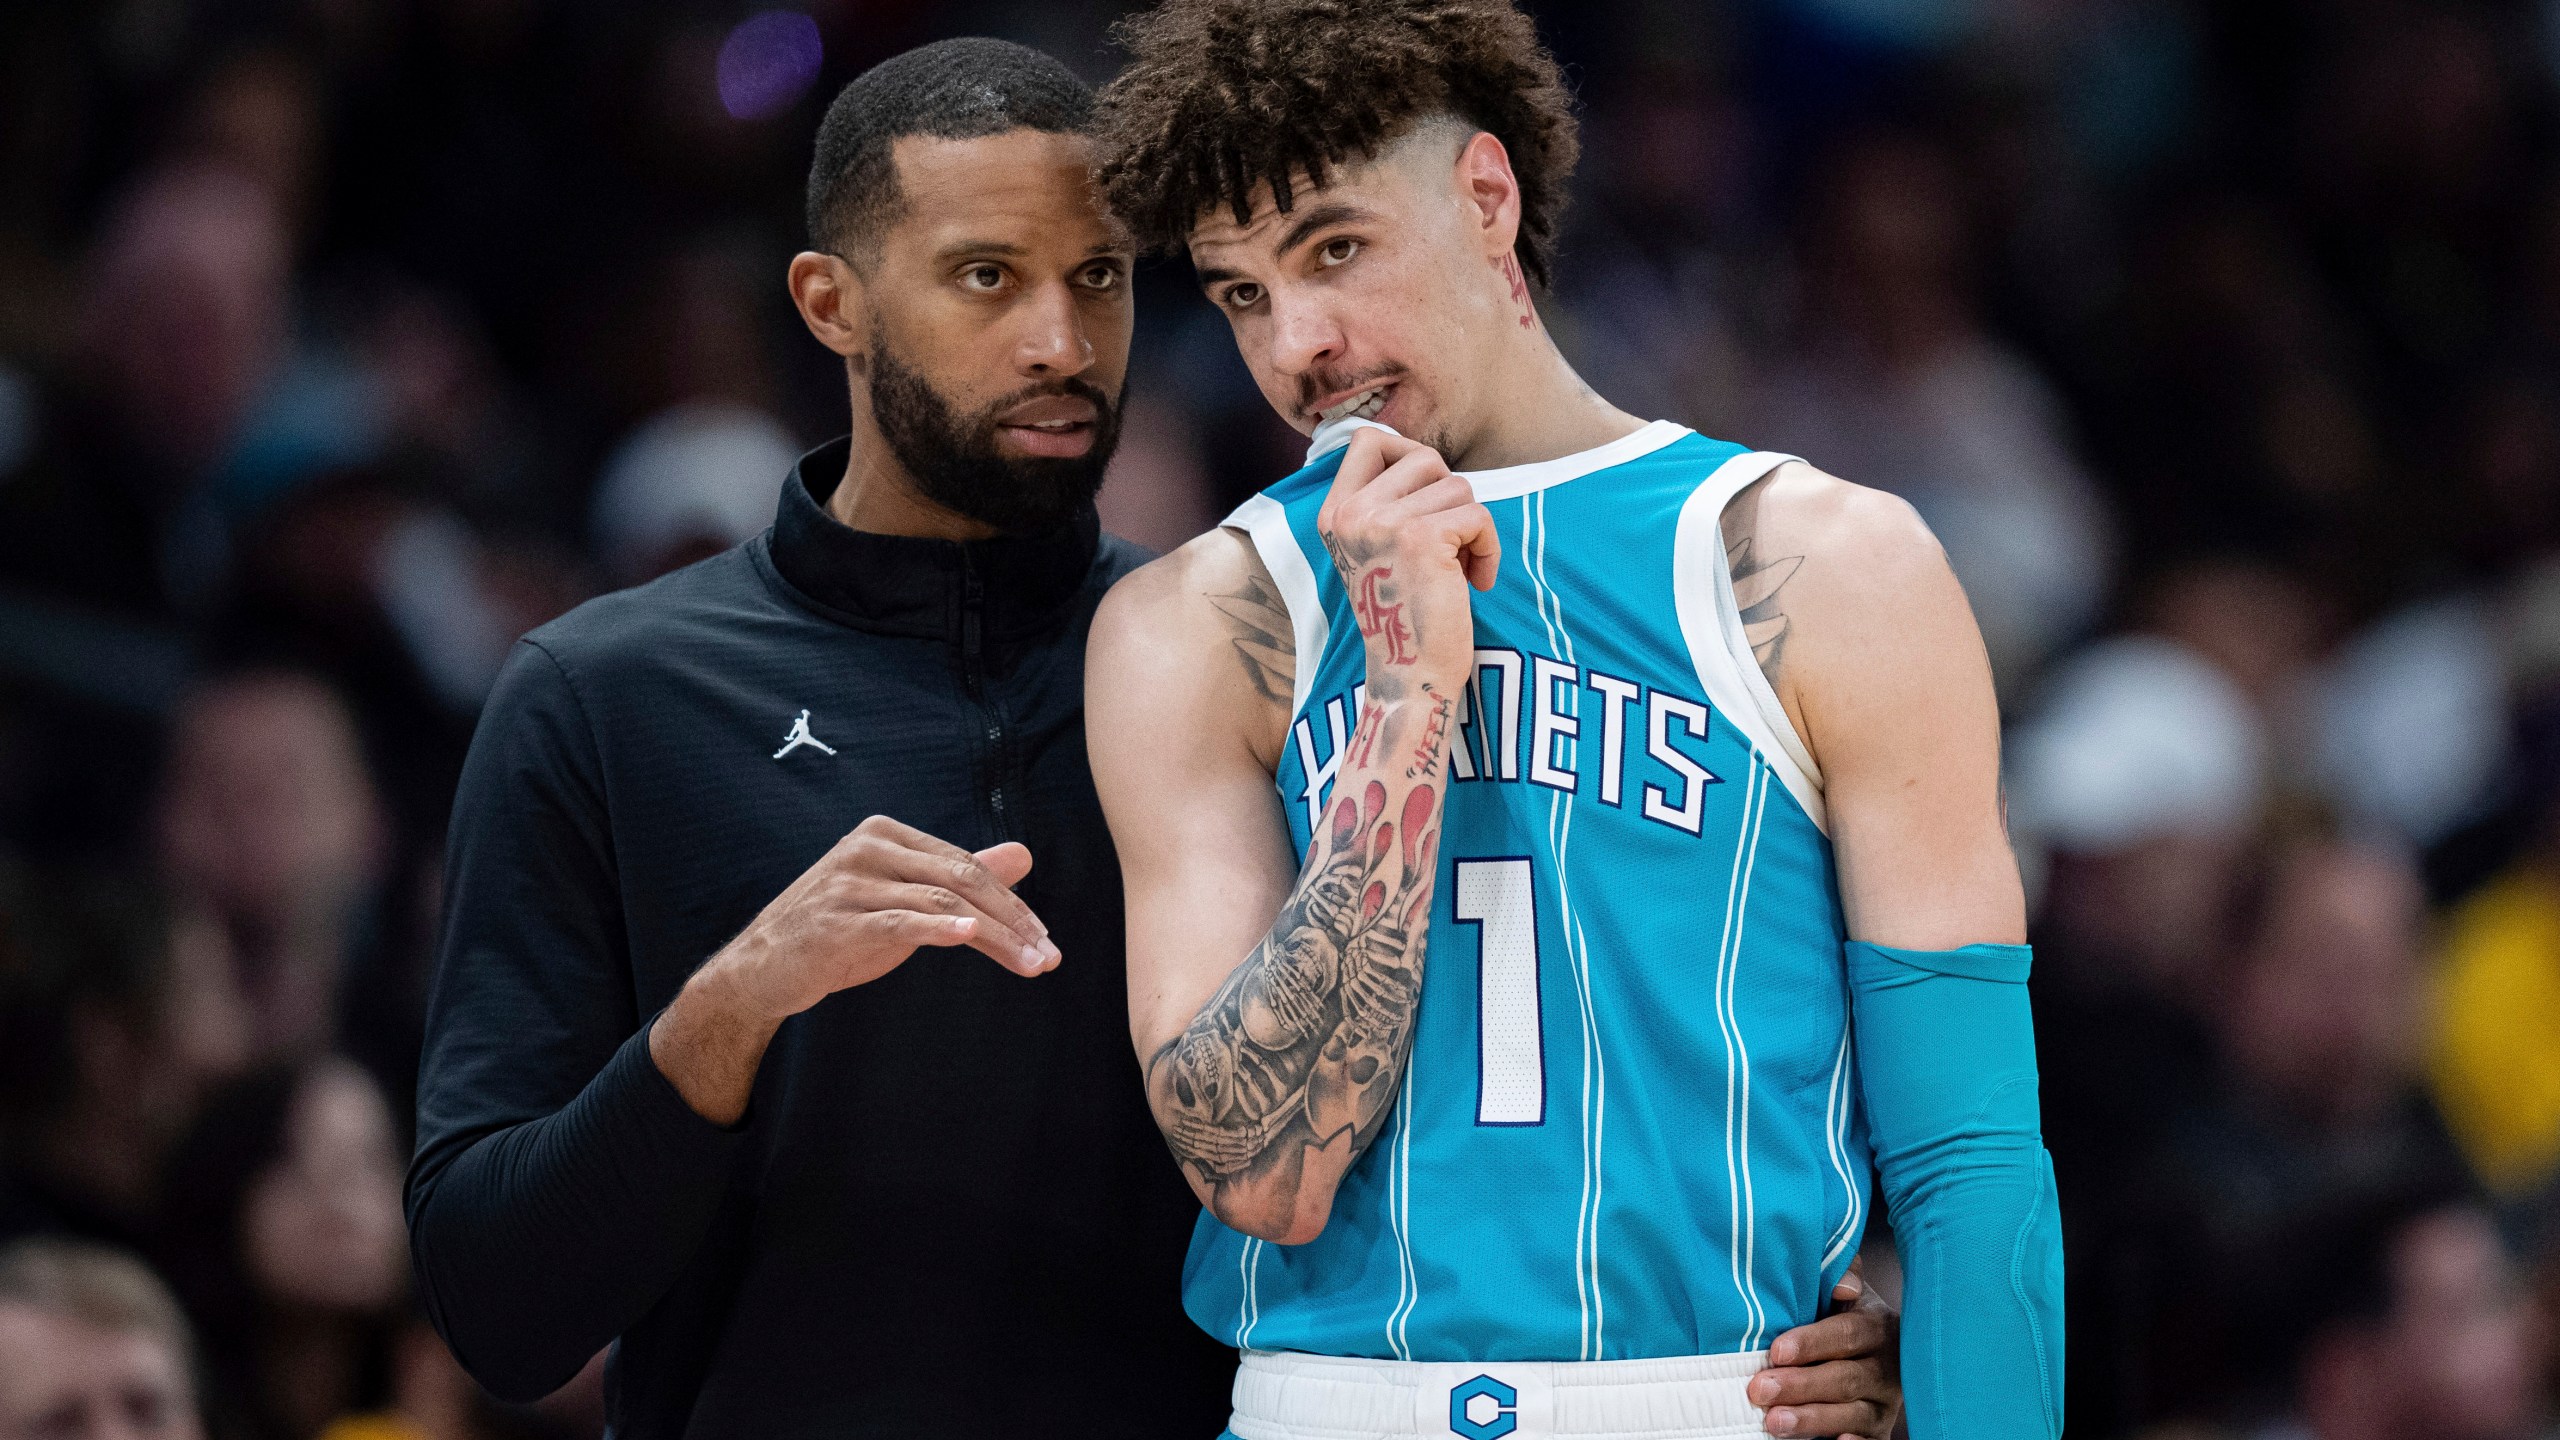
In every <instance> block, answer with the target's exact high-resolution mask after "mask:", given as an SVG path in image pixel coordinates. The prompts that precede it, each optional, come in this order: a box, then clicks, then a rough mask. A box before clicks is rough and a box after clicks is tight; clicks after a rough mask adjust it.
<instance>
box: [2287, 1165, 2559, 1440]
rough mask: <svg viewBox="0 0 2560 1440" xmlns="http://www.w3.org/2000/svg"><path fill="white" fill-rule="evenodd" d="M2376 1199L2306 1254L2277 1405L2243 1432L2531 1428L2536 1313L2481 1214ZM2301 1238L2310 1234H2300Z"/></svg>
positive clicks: (2380, 1438) (2410, 1438) (2384, 1434)
mask: <svg viewBox="0 0 2560 1440" xmlns="http://www.w3.org/2000/svg"><path fill="white" fill-rule="evenodd" d="M2413 1208H2414V1207H2410V1206H2407V1205H2405V1204H2402V1205H2386V1206H2383V1207H2381V1210H2380V1214H2381V1216H2382V1217H2383V1218H2382V1219H2381V1220H2380V1222H2379V1223H2376V1221H2375V1220H2373V1219H2367V1220H2365V1221H2363V1222H2362V1223H2361V1224H2358V1225H2353V1226H2350V1227H2348V1228H2346V1229H2345V1230H2344V1232H2343V1233H2342V1234H2340V1235H2339V1236H2338V1237H2337V1239H2336V1240H2335V1241H2334V1242H2333V1243H2331V1244H2329V1245H2328V1246H2326V1247H2323V1248H2322V1249H2321V1250H2318V1251H2312V1252H2310V1253H2312V1254H2314V1255H2315V1256H2316V1258H2315V1259H2314V1262H2313V1264H2312V1265H2310V1266H2307V1267H2306V1270H2305V1273H2304V1279H2305V1281H2306V1286H2305V1288H2306V1290H2307V1291H2308V1292H2309V1294H2310V1295H2311V1297H2312V1302H2311V1303H2310V1304H2309V1305H2308V1306H2306V1307H2305V1309H2306V1311H2307V1314H2305V1315H2304V1316H2303V1317H2301V1321H2302V1323H2301V1327H2300V1328H2302V1329H2303V1330H2306V1331H2307V1332H2308V1338H2307V1340H2306V1342H2305V1343H2304V1345H2303V1347H2302V1351H2301V1359H2300V1362H2299V1365H2298V1368H2297V1370H2296V1377H2297V1378H2296V1382H2295V1383H2296V1389H2295V1398H2294V1401H2293V1404H2292V1406H2291V1407H2290V1408H2291V1412H2292V1413H2291V1416H2290V1418H2288V1419H2286V1420H2284V1421H2282V1422H2279V1423H2277V1424H2275V1425H2272V1426H2269V1427H2267V1428H2266V1429H2264V1430H2261V1431H2259V1432H2258V1433H2257V1437H2256V1440H2534V1437H2537V1436H2541V1435H2544V1434H2547V1433H2548V1432H2547V1431H2546V1430H2545V1428H2544V1426H2545V1425H2546V1424H2547V1422H2548V1419H2549V1416H2548V1414H2547V1407H2546V1405H2545V1403H2544V1401H2543V1399H2542V1398H2541V1395H2540V1392H2539V1383H2540V1377H2539V1376H2538V1375H2537V1374H2536V1369H2537V1366H2538V1364H2539V1361H2540V1355H2539V1353H2538V1352H2539V1349H2540V1347H2541V1346H2542V1345H2543V1344H2544V1343H2545V1338H2546V1335H2547V1332H2548V1330H2549V1326H2550V1317H2549V1316H2547V1315H2544V1314H2543V1313H2542V1312H2541V1310H2540V1308H2539V1307H2538V1306H2537V1305H2536V1304H2535V1302H2534V1301H2533V1299H2532V1297H2531V1296H2530V1295H2529V1294H2528V1293H2527V1292H2526V1290H2525V1287H2524V1284H2523V1279H2522V1277H2521V1276H2520V1275H2519V1274H2518V1273H2517V1269H2516V1265H2515V1262H2514V1261H2513V1260H2512V1259H2511V1258H2510V1257H2509V1256H2508V1255H2507V1253H2506V1251H2505V1249H2504V1248H2503V1247H2502V1246H2501V1245H2500V1244H2499V1241H2498V1233H2497V1230H2496V1229H2495V1227H2493V1226H2492V1225H2491V1224H2490V1221H2489V1218H2488V1216H2487V1215H2485V1214H2483V1213H2482V1212H2481V1211H2480V1210H2479V1209H2477V1208H2476V1207H2473V1206H2470V1205H2451V1206H2444V1207H2442V1208H2434V1209H2417V1210H2416V1213H2409V1212H2410V1211H2411V1210H2412V1209H2413ZM2303 1248H2304V1249H2305V1250H2306V1251H2309V1249H2310V1247H2303Z"/></svg>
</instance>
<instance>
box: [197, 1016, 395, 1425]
mask: <svg viewBox="0 0 2560 1440" xmlns="http://www.w3.org/2000/svg"><path fill="white" fill-rule="evenodd" d="M400 1171H401V1164H400V1154H399V1150H398V1142H397V1140H396V1138H395V1135H394V1131H393V1127H392V1121H391V1115H390V1112H389V1110H388V1109H387V1107H385V1105H384V1104H383V1100H382V1096H381V1093H380V1092H379V1091H378V1090H376V1089H375V1088H374V1085H373V1083H372V1081H370V1080H369V1079H367V1078H366V1077H365V1074H364V1072H363V1071H361V1070H359V1069H357V1068H356V1067H355V1066H353V1065H350V1064H348V1063H346V1062H344V1061H342V1060H336V1059H328V1058H323V1059H318V1060H307V1061H298V1062H293V1063H289V1064H285V1065H279V1066H273V1067H270V1068H268V1069H265V1070H262V1071H259V1072H257V1073H255V1074H253V1075H251V1076H249V1077H247V1078H245V1079H243V1080H241V1081H239V1082H237V1083H236V1084H235V1085H233V1086H231V1087H230V1088H228V1089H226V1090H225V1091H223V1092H222V1093H221V1094H220V1095H218V1096H216V1097H215V1098H214V1099H213V1100H212V1102H211V1103H210V1104H209V1105H208V1106H207V1108H206V1110H205V1113H204V1115H203V1117H202V1118H201V1119H200V1120H199V1121H198V1122H197V1123H196V1126H195V1128H194V1130H193V1131H192V1132H191V1133H190V1134H189V1135H188V1136H187V1138H186V1139H185V1141H184V1142H183V1143H181V1144H180V1146H179V1147H178V1149H177V1151H176V1153H175V1155H174V1156H173V1157H172V1159H171V1162H170V1165H169V1169H168V1173H167V1177H166V1186H167V1189H166V1193H167V1194H168V1195H169V1197H170V1198H171V1200H172V1201H173V1202H183V1203H173V1206H172V1211H171V1216H170V1224H169V1234H168V1240H167V1252H168V1255H169V1266H170V1273H171V1276H172V1277H173V1278H174V1279H175V1280H176V1282H177V1286H178V1292H179V1294H180V1295H181V1296H182V1297H184V1298H185V1300H186V1303H187V1308H188V1310H189V1311H190V1312H191V1313H192V1314H193V1315H194V1316H195V1318H196V1323H197V1331H198V1334H199V1335H201V1336H202V1337H203V1345H204V1359H205V1374H206V1384H207V1395H208V1401H209V1404H210V1406H211V1409H212V1412H213V1414H214V1417H215V1426H214V1428H215V1434H216V1435H217V1437H241V1440H311V1437H313V1436H316V1435H318V1434H320V1433H321V1431H323V1430H324V1429H325V1428H327V1426H328V1425H329V1424H330V1423H331V1422H332V1421H335V1420H337V1419H339V1418H340V1417H342V1416H347V1415H350V1414H358V1413H363V1412H368V1411H373V1410H377V1409H383V1408H387V1407H389V1406H391V1405H393V1404H395V1403H396V1401H397V1399H398V1397H397V1396H396V1395H395V1393H394V1391H393V1388H392V1387H393V1380H394V1376H395V1372H394V1363H393V1362H394V1359H395V1357H396V1355H397V1350H398V1342H399V1337H400V1335H401V1333H402V1331H403V1329H404V1328H405V1326H406V1324H407V1323H408V1317H407V1312H406V1308H405V1304H404V1301H405V1297H406V1295H407V1291H408V1284H409V1259H408V1246H407V1242H406V1239H405V1231H404V1230H403V1228H402V1224H401V1217H400Z"/></svg>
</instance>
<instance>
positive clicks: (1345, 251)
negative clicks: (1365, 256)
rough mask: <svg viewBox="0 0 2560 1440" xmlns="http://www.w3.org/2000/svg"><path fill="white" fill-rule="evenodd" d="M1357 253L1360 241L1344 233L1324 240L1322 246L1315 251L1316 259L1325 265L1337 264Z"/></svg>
mask: <svg viewBox="0 0 2560 1440" xmlns="http://www.w3.org/2000/svg"><path fill="white" fill-rule="evenodd" d="M1359 253H1360V242H1359V241H1357V240H1354V239H1352V238H1351V237H1350V236H1348V235H1344V236H1339V237H1337V238H1335V239H1331V240H1327V241H1326V242H1324V248H1323V249H1321V250H1318V251H1317V252H1316V259H1317V260H1318V261H1320V262H1322V263H1324V264H1326V265H1339V264H1342V263H1343V262H1344V261H1346V260H1349V259H1350V258H1351V257H1352V256H1354V255H1357V254H1359Z"/></svg>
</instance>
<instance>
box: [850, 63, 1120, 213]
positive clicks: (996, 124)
mask: <svg viewBox="0 0 2560 1440" xmlns="http://www.w3.org/2000/svg"><path fill="white" fill-rule="evenodd" d="M1092 123H1093V87H1092V86H1090V85H1087V84H1085V83H1084V81H1082V80H1080V79H1078V78H1076V74H1075V72H1074V71H1072V70H1069V69H1068V68H1067V67H1066V66H1064V65H1062V64H1060V63H1058V61H1056V60H1055V59H1053V58H1051V57H1049V56H1047V55H1043V54H1041V53H1040V52H1039V51H1037V50H1034V49H1031V48H1030V47H1028V46H1025V45H1016V44H1014V43H1013V42H1012V41H1010V40H988V39H983V38H976V37H972V38H967V39H960V40H939V41H936V42H934V43H933V44H931V45H920V46H917V47H916V48H915V49H913V50H909V51H907V52H905V53H904V54H900V55H893V56H891V57H889V58H888V59H886V60H883V61H881V62H880V63H879V64H877V65H874V66H872V67H871V68H870V69H868V70H865V71H863V72H862V73H861V74H860V75H857V76H855V77H854V79H853V83H851V84H849V85H847V86H845V87H844V89H843V90H841V91H839V92H837V95H836V98H835V103H834V104H832V105H829V106H828V107H827V118H826V119H824V120H823V121H820V122H819V124H818V146H817V153H816V154H815V155H814V156H813V157H812V158H811V159H810V162H809V195H808V211H809V213H808V220H809V242H810V243H811V244H812V245H815V246H817V247H819V248H820V249H827V250H835V251H838V252H840V253H843V254H846V255H848V256H852V257H855V258H868V257H869V256H871V255H873V254H876V253H877V251H878V247H879V243H880V236H881V234H882V233H883V232H884V231H886V230H887V229H888V228H889V227H890V226H891V225H893V224H895V223H896V222H897V220H898V217H899V215H900V214H901V213H903V210H904V208H905V197H904V196H902V195H901V194H900V193H899V190H898V168H897V166H896V164H895V163H894V162H893V160H892V158H891V154H890V150H891V147H892V146H894V145H895V144H896V143H897V142H898V141H899V140H901V139H903V138H905V137H907V136H909V135H931V136H935V137H937V138H940V139H945V140H973V139H976V138H978V137H979V136H982V135H1001V134H1003V133H1004V132H1005V131H1007V130H1023V129H1028V130H1040V131H1046V132H1048V133H1050V134H1056V135H1073V134H1081V133H1083V132H1084V131H1085V130H1086V129H1088V128H1090V127H1091V125H1092Z"/></svg>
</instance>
